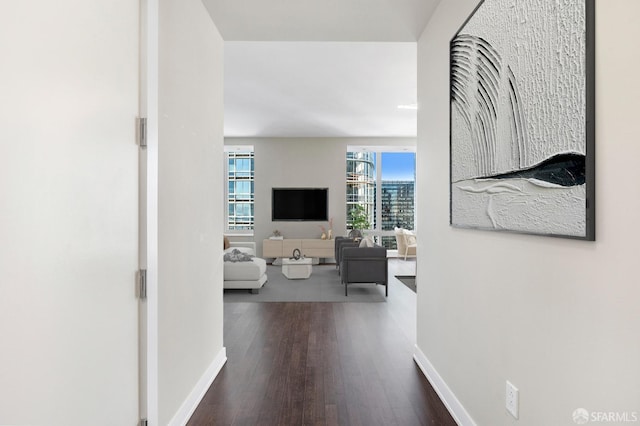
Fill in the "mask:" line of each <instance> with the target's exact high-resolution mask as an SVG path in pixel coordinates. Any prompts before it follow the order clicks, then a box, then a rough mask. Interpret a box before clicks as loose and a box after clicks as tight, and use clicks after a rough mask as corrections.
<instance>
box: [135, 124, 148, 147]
mask: <svg viewBox="0 0 640 426" xmlns="http://www.w3.org/2000/svg"><path fill="white" fill-rule="evenodd" d="M136 127H137V133H138V134H137V139H138V145H140V148H146V147H147V118H146V117H138V118H136Z"/></svg>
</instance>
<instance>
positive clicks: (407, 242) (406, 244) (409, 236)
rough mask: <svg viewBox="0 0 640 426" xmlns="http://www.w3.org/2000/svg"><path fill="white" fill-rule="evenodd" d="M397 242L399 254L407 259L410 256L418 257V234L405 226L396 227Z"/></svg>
mask: <svg viewBox="0 0 640 426" xmlns="http://www.w3.org/2000/svg"><path fill="white" fill-rule="evenodd" d="M394 232H395V236H396V244H397V246H398V256H403V257H404V260H407V257H408V256H411V257H416V252H417V248H418V241H417V238H416V234H415V233H414V232H413V231H409V230H407V229H403V228H395V230H394Z"/></svg>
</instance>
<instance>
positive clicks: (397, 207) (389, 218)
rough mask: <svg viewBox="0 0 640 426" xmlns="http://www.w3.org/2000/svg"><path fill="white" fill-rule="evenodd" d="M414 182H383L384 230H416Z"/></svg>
mask: <svg viewBox="0 0 640 426" xmlns="http://www.w3.org/2000/svg"><path fill="white" fill-rule="evenodd" d="M414 189H415V183H414V182H412V181H382V229H384V230H392V229H394V228H396V227H397V228H405V229H414Z"/></svg>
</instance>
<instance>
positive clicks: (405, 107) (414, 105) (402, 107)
mask: <svg viewBox="0 0 640 426" xmlns="http://www.w3.org/2000/svg"><path fill="white" fill-rule="evenodd" d="M398 109H414V110H415V109H418V104H408V105H398Z"/></svg>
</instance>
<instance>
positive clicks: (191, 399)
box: [169, 347, 227, 426]
mask: <svg viewBox="0 0 640 426" xmlns="http://www.w3.org/2000/svg"><path fill="white" fill-rule="evenodd" d="M225 362H227V349H226V348H224V347H223V348H222V349H221V350H220V352H218V355H217V356H216V357H215V359H214V360H213V362H212V363H211V365H209V368H207V371H205V372H204V374H203V375H202V377H201V378H200V380H198V383H196V385H195V387H194V388H193V390H192V391H191V392H190V393H189V396H188V397H187V399H185V400H184V402H183V403H182V405H181V406H180V409H179V410H178V412H176V414H175V415H174V416H173V418H172V419H171V421H170V422H169V426H185V425H186V424H187V422H188V421H189V419H190V418H191V415H192V414H193V412H194V411H195V410H196V408H198V404H200V401H202V398H203V397H204V394H205V393H206V392H207V391H208V390H209V387H210V386H211V383H213V381H214V380H215V378H216V377H217V376H218V373H219V372H220V370H221V369H222V367H223V366H224V364H225Z"/></svg>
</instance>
